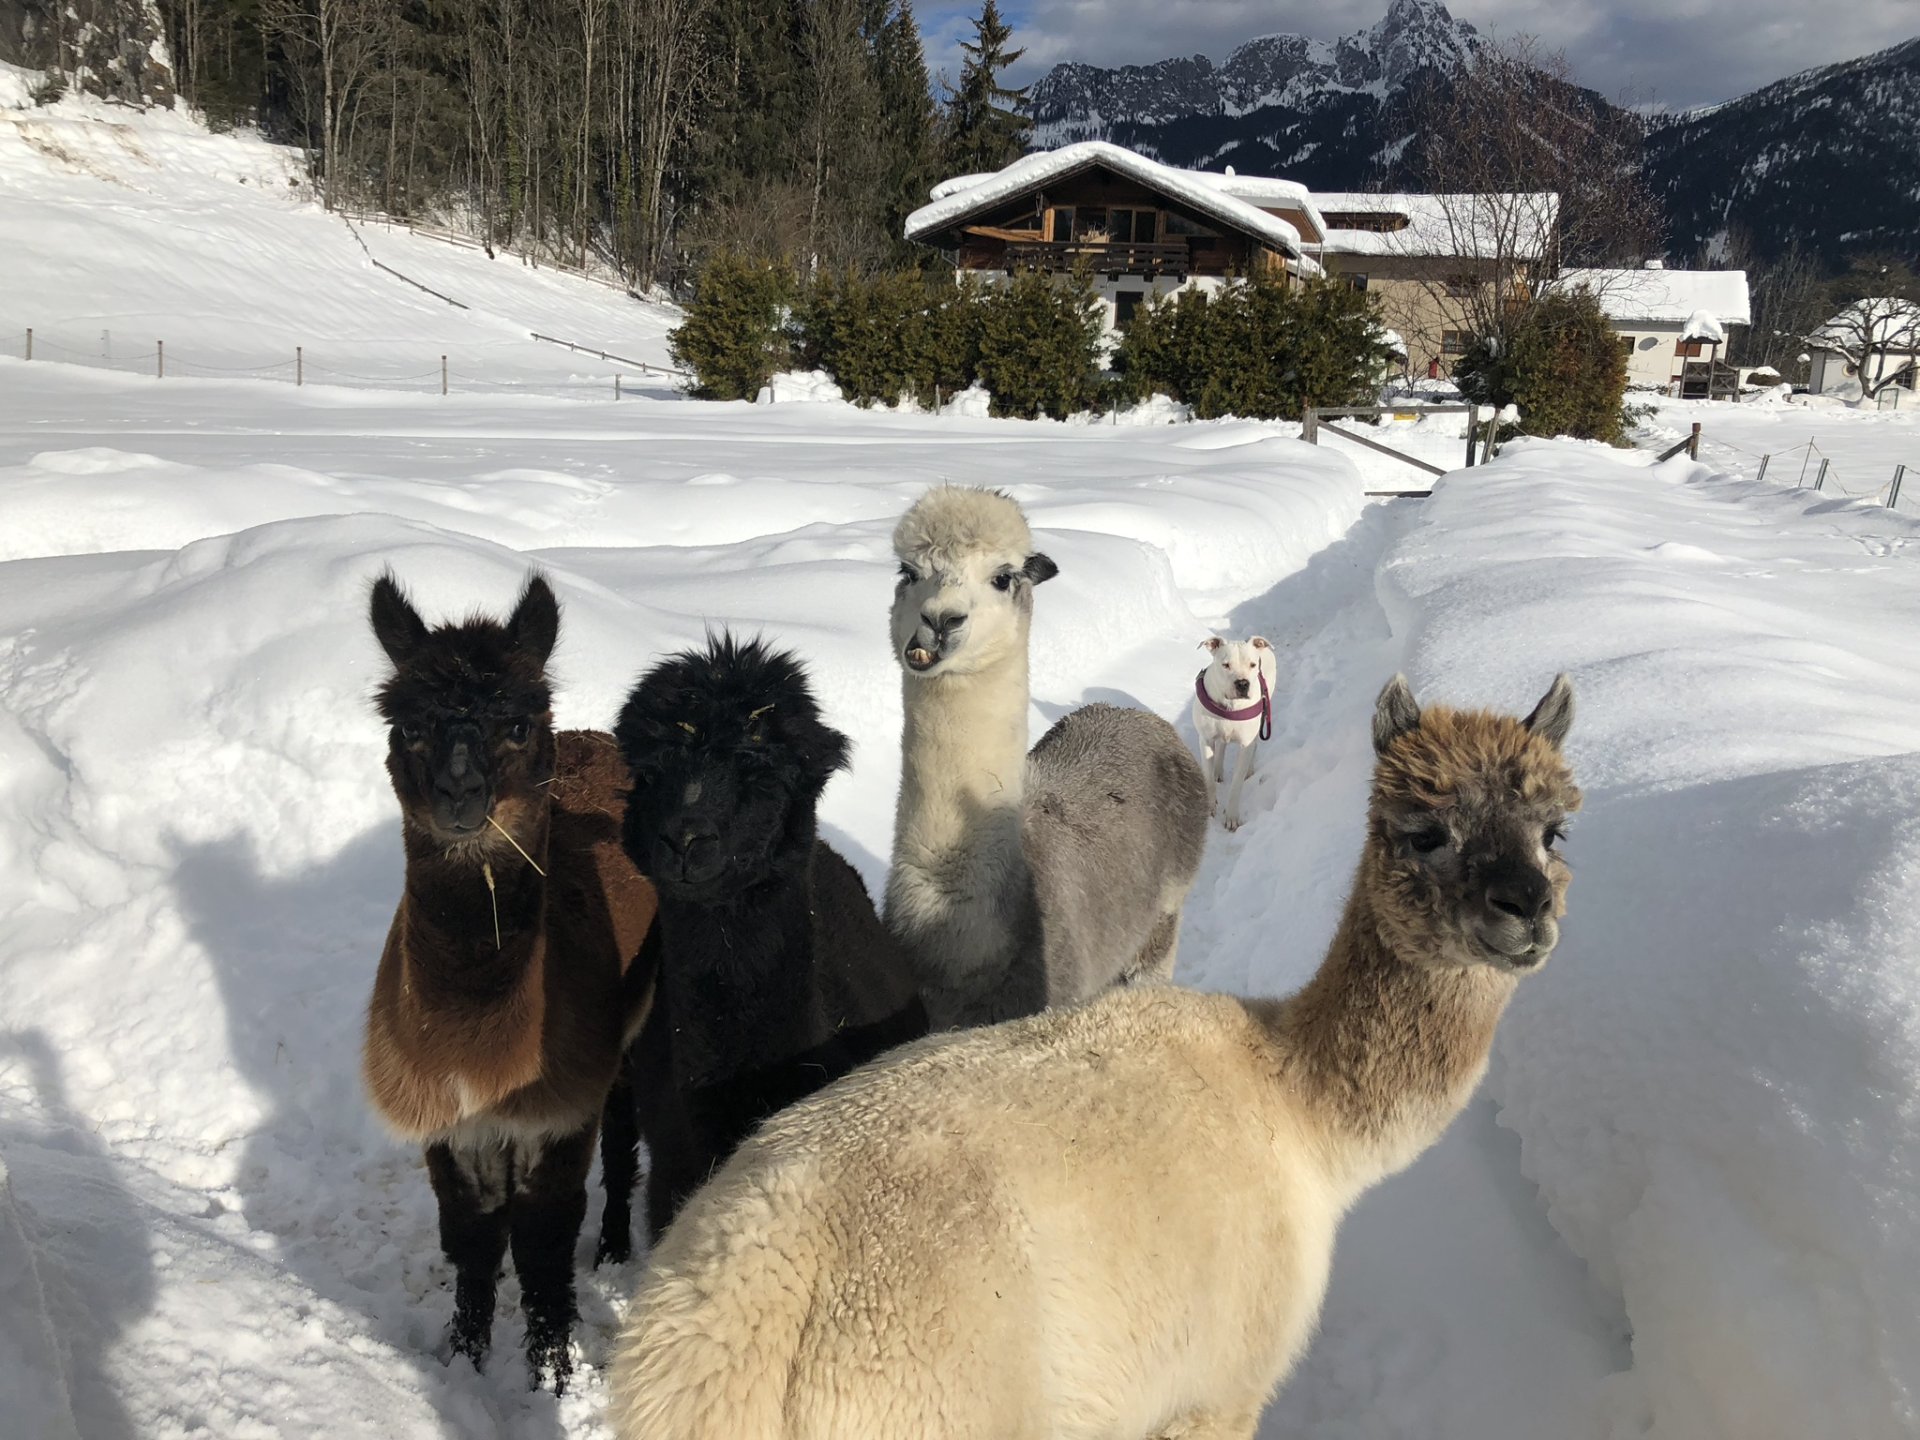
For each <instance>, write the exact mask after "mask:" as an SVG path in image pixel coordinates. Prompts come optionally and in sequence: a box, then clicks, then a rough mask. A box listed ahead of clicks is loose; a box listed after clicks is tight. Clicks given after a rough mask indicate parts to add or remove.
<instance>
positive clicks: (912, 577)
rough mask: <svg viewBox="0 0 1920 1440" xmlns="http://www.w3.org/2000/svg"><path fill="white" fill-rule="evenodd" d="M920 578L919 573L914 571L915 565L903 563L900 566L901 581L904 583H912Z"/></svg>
mask: <svg viewBox="0 0 1920 1440" xmlns="http://www.w3.org/2000/svg"><path fill="white" fill-rule="evenodd" d="M919 578H920V577H919V576H918V575H916V574H914V573H913V567H912V566H911V565H902V566H901V567H900V583H901V584H902V585H911V584H913V583H914V582H915V581H916V580H918V579H919Z"/></svg>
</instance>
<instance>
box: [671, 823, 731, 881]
mask: <svg viewBox="0 0 1920 1440" xmlns="http://www.w3.org/2000/svg"><path fill="white" fill-rule="evenodd" d="M660 847H661V849H663V850H664V851H665V852H666V855H665V856H664V857H663V858H664V859H665V860H666V862H667V863H666V864H664V865H663V866H661V870H662V877H661V878H663V879H667V880H678V881H680V882H681V883H682V884H688V885H698V884H699V883H701V882H702V881H704V880H711V879H713V877H714V876H715V875H718V874H719V873H720V869H721V862H722V859H723V858H724V857H723V856H722V854H721V850H720V831H719V829H718V827H716V826H715V825H714V823H713V822H712V821H711V820H704V819H694V818H687V817H682V818H680V819H678V820H675V821H673V822H670V823H669V825H668V827H667V828H666V829H665V830H664V831H662V832H661V835H660Z"/></svg>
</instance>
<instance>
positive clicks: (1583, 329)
mask: <svg viewBox="0 0 1920 1440" xmlns="http://www.w3.org/2000/svg"><path fill="white" fill-rule="evenodd" d="M1453 380H1454V383H1455V384H1456V385H1458V386H1459V387H1460V393H1461V394H1462V395H1463V396H1465V397H1466V399H1467V400H1468V401H1470V402H1472V403H1473V404H1476V405H1502V406H1505V405H1517V406H1518V407H1519V409H1520V414H1521V417H1522V418H1521V420H1520V423H1519V425H1518V426H1517V427H1513V428H1514V429H1516V430H1517V431H1518V432H1520V433H1524V434H1528V435H1548V436H1552V435H1572V436H1576V437H1578V438H1579V439H1582V440H1606V441H1609V442H1613V443H1619V441H1620V440H1621V436H1622V431H1623V427H1624V425H1625V416H1624V415H1623V413H1622V404H1623V402H1624V401H1625V399H1626V394H1627V356H1626V351H1625V350H1624V349H1623V348H1622V347H1621V344H1620V337H1619V336H1618V335H1616V334H1615V333H1614V330H1613V327H1612V325H1610V324H1609V323H1608V322H1607V317H1606V314H1605V312H1603V311H1602V310H1601V308H1600V301H1599V299H1598V297H1596V296H1595V295H1594V294H1593V293H1592V292H1591V291H1589V290H1579V289H1576V290H1570V291H1555V292H1552V293H1550V294H1547V295H1543V296H1541V297H1540V298H1539V299H1538V300H1535V301H1534V302H1532V303H1531V304H1530V305H1528V306H1527V308H1526V309H1525V310H1524V311H1522V312H1521V313H1520V314H1519V315H1518V316H1516V317H1515V318H1514V320H1513V322H1512V323H1511V324H1510V325H1509V326H1508V328H1507V333H1506V335H1505V336H1504V337H1494V336H1487V335H1476V336H1474V337H1473V338H1472V339H1471V340H1469V341H1468V342H1467V351H1466V354H1464V355H1462V356H1461V357H1460V360H1459V363H1457V364H1456V365H1455V366H1454V367H1453Z"/></svg>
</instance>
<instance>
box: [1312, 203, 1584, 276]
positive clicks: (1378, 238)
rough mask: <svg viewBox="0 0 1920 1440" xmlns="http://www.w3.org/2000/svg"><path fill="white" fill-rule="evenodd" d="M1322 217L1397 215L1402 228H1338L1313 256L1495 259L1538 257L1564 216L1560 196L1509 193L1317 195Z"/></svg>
mask: <svg viewBox="0 0 1920 1440" xmlns="http://www.w3.org/2000/svg"><path fill="white" fill-rule="evenodd" d="M1313 203H1314V204H1315V205H1317V206H1318V207H1319V209H1320V213H1321V214H1322V215H1334V216H1338V215H1341V214H1363V215H1388V216H1399V217H1401V218H1403V219H1404V220H1405V221H1406V224H1405V225H1404V226H1403V227H1402V228H1400V229H1398V230H1350V229H1347V228H1345V227H1340V226H1335V227H1334V228H1331V229H1329V230H1328V231H1327V232H1326V240H1325V241H1324V242H1323V243H1322V244H1321V245H1320V246H1318V247H1317V248H1315V247H1310V248H1315V253H1318V254H1324V255H1408V256H1447V255H1454V256H1461V257H1463V258H1491V257H1494V256H1497V255H1503V254H1504V255H1509V256H1517V257H1519V258H1522V259H1537V258H1538V257H1539V256H1540V255H1542V254H1543V253H1545V249H1546V243H1547V238H1548V236H1549V235H1550V234H1551V233H1552V230H1553V226H1554V221H1555V219H1556V218H1557V217H1558V215H1559V213H1560V197H1559V196H1558V195H1555V194H1553V193H1551V192H1550V191H1541V192H1518V193H1514V194H1510V195H1421V194H1386V193H1382V194H1375V193H1373V192H1370V191H1330V190H1316V191H1314V192H1313Z"/></svg>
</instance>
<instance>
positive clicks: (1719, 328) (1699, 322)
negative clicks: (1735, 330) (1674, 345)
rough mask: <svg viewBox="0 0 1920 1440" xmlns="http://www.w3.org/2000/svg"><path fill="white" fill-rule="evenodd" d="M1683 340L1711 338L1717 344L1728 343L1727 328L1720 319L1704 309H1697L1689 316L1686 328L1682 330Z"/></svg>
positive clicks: (1681, 336)
mask: <svg viewBox="0 0 1920 1440" xmlns="http://www.w3.org/2000/svg"><path fill="white" fill-rule="evenodd" d="M1680 338H1681V339H1682V340H1710V341H1712V342H1713V343H1714V344H1715V345H1724V344H1726V343H1727V330H1726V327H1725V326H1724V325H1722V324H1721V323H1720V322H1719V321H1718V320H1716V319H1714V318H1713V316H1711V315H1709V314H1708V313H1707V312H1706V311H1704V310H1696V311H1694V312H1693V314H1691V315H1689V316H1688V317H1687V323H1686V326H1685V328H1683V329H1682V330H1681V331H1680Z"/></svg>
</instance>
